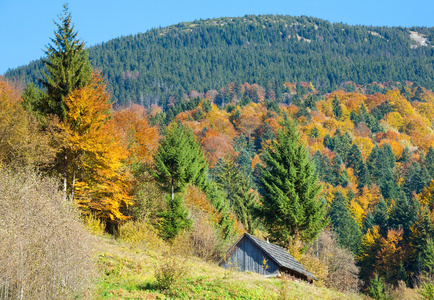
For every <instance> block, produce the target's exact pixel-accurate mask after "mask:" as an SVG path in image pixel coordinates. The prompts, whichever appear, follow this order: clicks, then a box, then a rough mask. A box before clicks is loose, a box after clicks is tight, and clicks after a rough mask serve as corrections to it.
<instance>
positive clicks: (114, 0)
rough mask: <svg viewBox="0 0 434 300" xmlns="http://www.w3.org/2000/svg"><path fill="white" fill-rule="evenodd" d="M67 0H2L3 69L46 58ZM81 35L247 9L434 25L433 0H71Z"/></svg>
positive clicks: (102, 37) (106, 35)
mask: <svg viewBox="0 0 434 300" xmlns="http://www.w3.org/2000/svg"><path fill="white" fill-rule="evenodd" d="M64 3H65V1H61V0H39V1H35V0H0V41H1V45H0V74H3V73H4V72H6V71H7V70H8V69H9V68H15V67H18V66H21V65H25V64H27V63H29V62H30V61H32V60H36V59H39V58H41V57H42V56H43V55H44V53H43V49H44V48H45V45H47V44H48V43H49V42H50V37H53V36H54V34H53V32H54V30H55V26H54V23H53V20H58V19H57V16H58V15H59V14H60V13H61V12H62V5H63V4H64ZM69 8H70V12H71V14H72V20H73V22H74V24H75V28H76V30H77V31H78V36H79V38H80V39H81V40H83V41H85V42H86V44H87V45H88V46H92V45H95V44H99V43H101V42H105V41H108V40H110V39H112V38H116V37H119V36H122V35H130V34H136V33H139V32H145V31H147V30H149V29H151V28H154V27H159V26H161V27H164V26H167V25H171V24H176V23H179V22H185V21H194V20H199V19H208V18H215V17H236V16H244V15H246V14H255V15H261V14H281V15H292V16H301V15H305V16H312V17H318V18H321V19H324V20H328V21H331V22H342V23H346V24H350V25H374V26H377V25H378V26H403V27H411V26H427V27H433V26H434V1H432V0H413V1H410V0H406V1H403V0H394V1H392V0H375V1H373V0H364V1H360V0H359V1H353V0H322V1H321V0H297V1H293V0H266V1H258V0H230V1H229V0H201V1H199V0H183V1H179V0H153V1H148V0H104V1H103V0H70V1H69Z"/></svg>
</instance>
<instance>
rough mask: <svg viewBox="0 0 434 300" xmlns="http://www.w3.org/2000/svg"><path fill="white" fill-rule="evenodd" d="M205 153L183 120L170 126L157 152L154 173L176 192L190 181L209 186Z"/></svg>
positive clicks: (169, 189)
mask: <svg viewBox="0 0 434 300" xmlns="http://www.w3.org/2000/svg"><path fill="white" fill-rule="evenodd" d="M207 170H208V165H207V163H206V159H205V155H204V153H203V151H202V149H201V148H200V146H199V144H198V143H197V140H196V137H195V136H194V134H193V132H192V131H191V130H190V129H189V128H186V127H184V126H183V125H182V124H181V123H177V124H174V125H173V127H172V128H169V130H168V131H167V134H166V136H165V137H164V138H163V139H162V141H161V142H160V145H159V147H158V151H157V153H156V155H155V172H154V173H153V176H154V177H155V179H156V180H157V181H158V182H159V183H160V185H161V186H162V187H163V188H164V189H165V190H166V191H167V192H169V193H171V195H172V199H174V195H175V193H178V192H181V191H183V189H184V188H185V186H186V185H187V184H188V183H192V184H195V185H197V186H198V187H200V188H201V189H203V190H205V189H206V184H207V174H206V173H207Z"/></svg>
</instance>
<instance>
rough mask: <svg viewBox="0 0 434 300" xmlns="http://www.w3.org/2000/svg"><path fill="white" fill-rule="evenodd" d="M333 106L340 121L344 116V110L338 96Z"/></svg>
mask: <svg viewBox="0 0 434 300" xmlns="http://www.w3.org/2000/svg"><path fill="white" fill-rule="evenodd" d="M332 105H333V113H334V114H335V117H336V119H337V120H339V118H340V117H341V115H342V108H341V104H340V102H339V100H338V97H337V96H336V95H335V97H334V98H333V101H332Z"/></svg>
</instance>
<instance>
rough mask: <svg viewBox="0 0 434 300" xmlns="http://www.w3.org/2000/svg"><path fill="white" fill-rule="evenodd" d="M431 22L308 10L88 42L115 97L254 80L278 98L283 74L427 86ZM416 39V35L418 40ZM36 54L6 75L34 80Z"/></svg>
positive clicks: (329, 82) (293, 78)
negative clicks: (392, 23)
mask: <svg viewBox="0 0 434 300" xmlns="http://www.w3.org/2000/svg"><path fill="white" fill-rule="evenodd" d="M433 37H434V29H433V28H419V27H418V28H402V27H393V28H389V27H370V26H349V25H344V24H339V23H335V24H332V23H330V22H327V21H324V20H321V19H317V18H310V17H291V16H271V15H265V16H244V17H239V18H218V19H210V20H200V21H194V22H188V23H180V24H176V25H172V26H168V27H165V28H158V29H153V30H150V31H147V32H145V33H139V34H136V35H131V36H126V37H120V38H116V39H113V40H110V41H108V42H106V43H103V44H101V45H96V46H94V47H90V48H89V54H90V59H91V62H92V65H93V67H94V68H96V69H100V70H101V71H102V73H103V74H104V76H105V77H106V78H107V82H108V85H109V87H110V89H111V90H112V91H113V96H114V97H113V100H114V101H115V102H116V103H118V104H130V103H140V104H143V105H145V106H147V107H149V106H150V105H151V104H159V105H160V106H165V105H166V104H167V103H168V102H169V101H170V96H173V97H174V98H175V99H176V100H180V99H182V98H183V95H184V94H185V93H189V92H190V91H191V90H197V91H199V92H206V91H208V90H220V89H221V88H223V87H225V86H226V85H227V84H229V83H230V82H235V83H238V84H242V83H244V82H249V83H257V84H260V85H262V86H264V87H267V89H268V90H270V91H273V92H274V93H275V94H276V95H277V97H278V98H279V100H282V99H280V98H281V96H282V90H283V89H284V87H283V84H284V83H285V82H300V81H306V82H312V83H313V84H314V86H315V87H316V88H317V89H318V90H320V91H323V92H324V91H328V92H330V91H332V90H334V89H336V87H339V86H341V85H342V84H343V83H345V82H347V81H353V82H356V83H357V84H369V83H371V82H388V81H392V82H396V81H400V82H403V81H406V80H409V81H412V82H416V83H418V84H420V85H422V86H424V87H427V88H433V87H434V81H433V78H434V71H433V57H434V55H433V54H434V52H433V51H434V48H433V47H432V45H433V44H432V43H433V41H434V38H433ZM421 41H423V43H422V42H421ZM42 69H43V66H42V63H41V62H40V61H37V62H34V63H31V64H30V65H29V66H26V67H22V68H18V69H15V70H11V71H9V72H8V73H7V74H6V77H7V78H9V79H12V78H14V79H17V78H18V79H22V80H24V81H26V82H28V81H36V78H37V77H39V76H40V70H42Z"/></svg>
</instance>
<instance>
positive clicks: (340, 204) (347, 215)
mask: <svg viewBox="0 0 434 300" xmlns="http://www.w3.org/2000/svg"><path fill="white" fill-rule="evenodd" d="M330 222H331V225H332V227H333V230H334V231H335V232H336V234H337V240H338V244H339V245H340V246H342V247H345V248H347V249H350V250H351V252H353V253H354V254H357V251H358V248H359V245H360V242H361V239H362V234H361V232H360V229H359V226H358V225H357V223H356V221H355V220H354V218H353V216H352V215H351V212H350V210H349V208H348V202H347V200H346V199H345V197H344V195H343V194H342V193H341V192H340V191H338V192H336V193H335V196H334V198H333V202H332V204H331V207H330Z"/></svg>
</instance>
